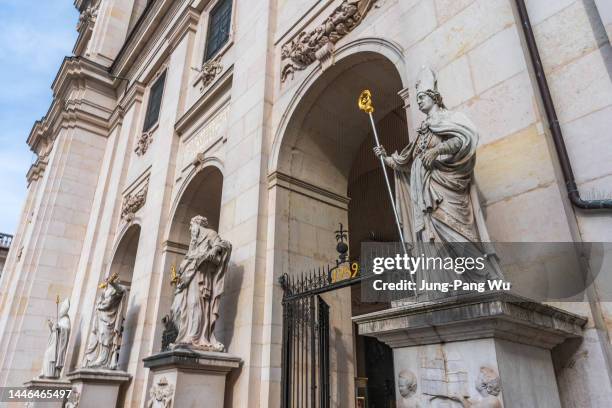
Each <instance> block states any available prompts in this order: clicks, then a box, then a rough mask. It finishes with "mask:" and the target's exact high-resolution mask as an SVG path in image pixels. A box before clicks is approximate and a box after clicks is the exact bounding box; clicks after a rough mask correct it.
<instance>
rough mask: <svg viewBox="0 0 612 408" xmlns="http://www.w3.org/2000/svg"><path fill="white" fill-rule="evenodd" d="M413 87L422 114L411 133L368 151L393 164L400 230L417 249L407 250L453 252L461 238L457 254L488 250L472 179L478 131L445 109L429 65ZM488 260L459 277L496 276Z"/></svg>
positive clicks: (447, 277) (442, 275)
mask: <svg viewBox="0 0 612 408" xmlns="http://www.w3.org/2000/svg"><path fill="white" fill-rule="evenodd" d="M416 89H417V95H416V97H417V103H418V105H419V109H420V111H421V112H423V113H424V114H425V115H427V117H426V118H425V120H424V121H423V122H422V123H421V125H420V127H419V128H418V130H417V133H418V135H417V137H416V139H415V140H414V141H412V142H411V143H410V144H409V145H408V146H406V147H405V148H404V149H403V150H402V151H401V152H399V153H398V152H395V153H393V154H392V155H390V156H389V155H387V152H386V151H385V149H384V147H382V146H381V147H375V148H374V153H375V154H376V155H377V156H382V157H383V158H384V162H385V164H386V165H387V166H389V167H391V168H392V169H394V170H395V191H396V203H397V204H396V205H397V206H398V214H399V217H400V222H401V225H402V228H403V232H404V236H405V237H406V238H407V239H409V238H412V239H411V240H412V242H413V243H414V244H415V249H416V250H417V252H416V253H415V254H413V255H417V256H418V255H420V254H421V253H423V254H424V255H426V256H438V257H439V256H453V255H454V256H458V255H459V254H452V252H453V249H454V248H453V245H452V244H453V243H463V244H460V245H457V246H458V247H461V251H462V252H463V255H466V252H467V253H470V254H471V255H474V256H478V255H479V254H480V255H490V254H491V253H492V251H491V249H490V248H489V245H488V244H487V242H488V233H487V230H486V226H485V224H484V218H483V216H482V212H481V209H480V205H479V202H478V197H477V192H476V188H475V183H474V166H475V164H476V147H477V145H478V131H477V130H476V127H475V126H474V124H473V123H472V122H471V121H470V120H469V119H468V118H467V117H466V116H465V115H463V114H462V113H459V112H453V111H450V110H448V109H446V106H445V105H444V102H443V100H442V96H441V95H440V93H439V92H438V84H437V78H436V75H435V73H434V72H433V71H432V70H431V69H429V68H425V67H424V68H423V69H422V70H421V72H420V74H419V78H418V81H417V84H416ZM423 243H425V244H423ZM427 243H429V244H441V245H428V244H427ZM448 244H451V245H448ZM440 251H442V252H446V253H444V254H441V253H440ZM492 258H494V257H492ZM491 262H492V264H491V265H489V267H487V268H485V269H484V270H482V271H478V270H473V271H470V272H466V273H465V274H464V275H463V276H462V277H461V279H463V281H466V282H481V281H485V280H488V279H498V278H501V272H500V271H499V267H498V266H497V263H496V260H492V261H491ZM429 272H431V271H429ZM434 273H438V274H439V275H438V276H434V277H431V280H436V281H452V280H453V279H457V276H456V275H455V276H453V275H451V274H449V271H435V272H434ZM450 273H452V271H450Z"/></svg>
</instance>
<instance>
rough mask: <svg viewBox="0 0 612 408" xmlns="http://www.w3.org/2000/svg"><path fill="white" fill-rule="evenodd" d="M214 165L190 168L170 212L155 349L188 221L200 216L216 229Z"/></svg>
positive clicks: (219, 180) (218, 190) (218, 188)
mask: <svg viewBox="0 0 612 408" xmlns="http://www.w3.org/2000/svg"><path fill="white" fill-rule="evenodd" d="M216 164H217V162H215V164H207V165H206V164H205V165H204V166H203V167H197V168H194V169H193V171H192V173H191V175H190V176H189V177H188V178H187V179H186V181H185V182H184V185H183V186H182V187H181V189H180V190H179V192H178V194H177V197H176V200H175V204H174V205H173V207H172V210H171V222H170V224H169V229H168V233H167V238H166V240H165V242H164V244H163V247H162V261H161V265H162V270H161V289H160V295H159V303H158V309H157V318H156V319H155V335H154V338H155V343H154V345H153V347H154V348H155V349H156V350H159V348H160V347H161V339H162V333H163V330H164V326H163V324H162V318H163V317H164V316H165V315H166V314H167V313H168V312H169V310H170V306H171V304H172V298H173V293H174V287H173V286H172V285H171V271H172V269H173V268H174V269H176V270H178V268H179V265H180V263H181V261H182V260H183V258H184V256H185V254H186V253H187V250H188V249H189V241H190V239H191V236H190V232H189V224H190V221H191V219H192V218H193V217H194V216H196V215H202V216H204V217H206V218H207V219H208V222H209V224H210V227H211V228H213V229H215V230H218V228H219V221H220V210H221V194H222V190H223V174H222V173H221V170H220V167H218V166H217V165H216Z"/></svg>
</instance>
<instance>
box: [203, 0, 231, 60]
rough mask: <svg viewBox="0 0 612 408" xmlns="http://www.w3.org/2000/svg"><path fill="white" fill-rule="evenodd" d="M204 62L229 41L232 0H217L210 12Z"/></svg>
mask: <svg viewBox="0 0 612 408" xmlns="http://www.w3.org/2000/svg"><path fill="white" fill-rule="evenodd" d="M209 18H210V20H209V23H208V35H207V36H206V53H205V56H204V61H208V60H209V59H211V58H212V57H213V56H214V55H215V54H216V53H217V51H219V50H220V49H221V47H223V45H225V43H226V42H227V40H228V39H229V33H230V25H231V22H232V0H219V2H218V3H217V4H216V5H215V7H213V9H212V10H211V12H210V17H209Z"/></svg>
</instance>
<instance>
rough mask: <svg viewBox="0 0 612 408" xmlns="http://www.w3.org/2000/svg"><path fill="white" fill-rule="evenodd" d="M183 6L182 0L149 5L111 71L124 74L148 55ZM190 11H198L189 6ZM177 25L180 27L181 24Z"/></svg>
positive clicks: (187, 11) (168, 0)
mask: <svg viewBox="0 0 612 408" xmlns="http://www.w3.org/2000/svg"><path fill="white" fill-rule="evenodd" d="M183 6H184V3H183V2H181V1H174V0H157V1H154V2H153V3H152V4H151V6H150V7H147V9H146V10H145V12H144V14H143V15H142V17H141V19H142V20H140V21H139V22H138V23H137V24H136V26H135V27H134V29H133V30H132V32H131V33H130V34H129V36H128V38H127V40H126V41H125V43H124V44H123V47H122V48H121V50H120V51H119V53H118V54H117V57H116V58H115V61H113V63H112V65H111V72H113V73H115V75H118V76H124V75H125V74H126V72H127V71H128V70H129V69H130V68H131V67H132V66H134V65H138V64H137V63H136V61H139V60H142V59H143V58H145V57H146V55H147V53H148V52H147V51H149V50H150V49H151V48H152V47H153V46H154V44H156V43H157V41H158V40H159V38H160V36H161V35H162V33H163V32H164V30H165V29H166V27H167V25H168V24H169V23H170V21H173V20H174V16H175V14H176V13H177V12H178V10H179V9H180V8H181V7H183ZM190 12H196V13H197V11H195V10H192V8H191V7H189V8H187V9H186V11H185V13H188V14H189V13H190ZM175 27H177V28H180V24H179V25H178V26H176V25H175ZM170 36H171V35H170ZM161 59H163V58H161Z"/></svg>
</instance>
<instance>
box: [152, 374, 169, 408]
mask: <svg viewBox="0 0 612 408" xmlns="http://www.w3.org/2000/svg"><path fill="white" fill-rule="evenodd" d="M173 395H174V386H173V385H172V384H170V383H168V380H166V377H161V378H160V379H159V381H157V384H155V385H153V386H152V387H151V390H150V391H149V402H148V403H147V408H157V407H163V408H170V406H171V405H172V396H173Z"/></svg>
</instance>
